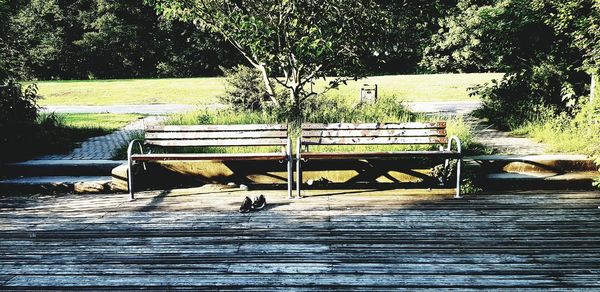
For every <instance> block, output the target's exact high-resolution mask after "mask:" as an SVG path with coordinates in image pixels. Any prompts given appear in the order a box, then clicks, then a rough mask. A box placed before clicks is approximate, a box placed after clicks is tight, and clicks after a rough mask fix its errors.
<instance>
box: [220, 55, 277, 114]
mask: <svg viewBox="0 0 600 292" xmlns="http://www.w3.org/2000/svg"><path fill="white" fill-rule="evenodd" d="M221 70H223V73H224V74H225V94H224V95H221V96H219V97H218V98H219V101H221V103H223V104H225V105H228V106H230V107H231V108H233V109H235V110H263V109H265V108H266V107H267V104H268V101H269V98H268V96H267V93H266V92H267V90H266V88H265V85H264V83H263V81H262V76H261V74H260V72H258V71H257V70H256V69H254V68H250V67H247V66H243V65H237V66H235V67H233V68H231V69H226V68H223V67H221Z"/></svg>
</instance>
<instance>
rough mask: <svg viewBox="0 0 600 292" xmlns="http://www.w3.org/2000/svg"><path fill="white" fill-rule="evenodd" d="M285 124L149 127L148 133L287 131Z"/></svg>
mask: <svg viewBox="0 0 600 292" xmlns="http://www.w3.org/2000/svg"><path fill="white" fill-rule="evenodd" d="M287 128H288V127H287V125H285V124H274V125H270V124H260V125H194V126H148V127H147V128H146V132H157V131H158V132H160V131H168V132H225V131H266V130H281V131H287Z"/></svg>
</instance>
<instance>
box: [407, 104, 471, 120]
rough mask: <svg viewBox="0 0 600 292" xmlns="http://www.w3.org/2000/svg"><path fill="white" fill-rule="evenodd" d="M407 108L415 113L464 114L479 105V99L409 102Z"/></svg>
mask: <svg viewBox="0 0 600 292" xmlns="http://www.w3.org/2000/svg"><path fill="white" fill-rule="evenodd" d="M407 106H408V108H409V109H410V110H411V111H412V112H416V113H432V114H441V115H450V116H457V115H466V114H469V113H471V112H472V111H474V110H476V109H477V108H479V107H480V106H481V102H480V101H449V102H441V101H428V102H409V103H407Z"/></svg>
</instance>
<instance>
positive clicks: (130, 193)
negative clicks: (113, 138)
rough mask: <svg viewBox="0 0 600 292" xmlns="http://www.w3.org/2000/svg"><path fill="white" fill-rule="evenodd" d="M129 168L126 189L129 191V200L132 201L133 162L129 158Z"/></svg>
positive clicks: (133, 196)
mask: <svg viewBox="0 0 600 292" xmlns="http://www.w3.org/2000/svg"><path fill="white" fill-rule="evenodd" d="M128 160H129V167H128V168H127V188H128V189H129V199H130V200H134V199H135V195H134V193H133V162H132V161H131V157H129V159H128Z"/></svg>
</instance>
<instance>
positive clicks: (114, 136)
mask: <svg viewBox="0 0 600 292" xmlns="http://www.w3.org/2000/svg"><path fill="white" fill-rule="evenodd" d="M164 119H165V117H162V116H151V117H146V118H144V119H140V120H137V121H135V122H133V123H131V124H129V125H127V126H125V127H124V128H123V129H121V130H119V131H115V132H113V133H111V134H108V135H105V136H100V137H93V138H90V139H88V140H86V141H84V142H83V143H81V145H80V146H79V147H77V148H75V149H73V151H71V152H70V153H67V154H53V155H45V156H41V157H37V158H36V159H35V160H110V159H113V157H114V156H115V155H116V154H117V152H118V151H119V149H121V148H122V147H123V146H124V145H127V144H128V143H129V141H131V139H132V136H133V135H134V134H135V133H136V132H140V131H143V130H144V128H145V127H146V126H148V125H155V124H158V123H160V122H161V121H163V120H164Z"/></svg>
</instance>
